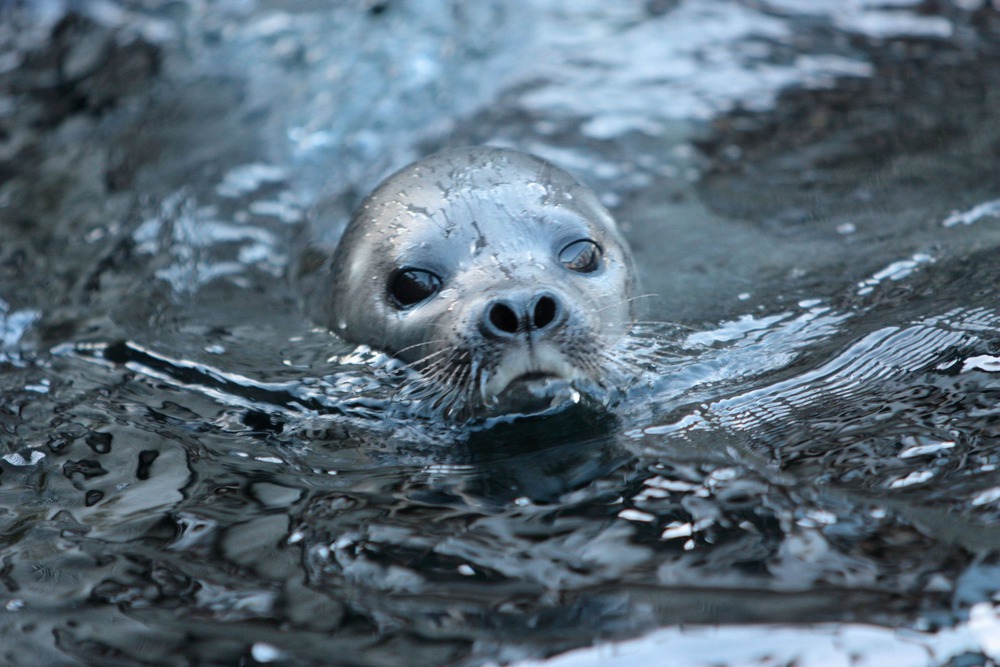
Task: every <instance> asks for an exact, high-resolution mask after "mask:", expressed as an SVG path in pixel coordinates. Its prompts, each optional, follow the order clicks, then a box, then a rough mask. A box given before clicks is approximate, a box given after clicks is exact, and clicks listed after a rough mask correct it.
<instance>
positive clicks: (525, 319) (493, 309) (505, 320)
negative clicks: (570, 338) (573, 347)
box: [483, 292, 563, 338]
mask: <svg viewBox="0 0 1000 667" xmlns="http://www.w3.org/2000/svg"><path fill="white" fill-rule="evenodd" d="M562 320H563V307H562V304H561V302H560V301H559V298H558V297H557V296H556V295H554V294H552V293H551V292H541V293H531V294H524V295H520V294H512V295H507V296H505V297H503V298H499V299H494V300H493V301H491V302H490V303H489V304H487V306H486V310H485V312H484V317H483V331H484V332H485V333H486V334H487V335H488V336H491V337H493V338H510V337H512V336H516V335H517V334H519V333H522V334H532V333H536V332H539V333H540V332H542V331H545V330H547V329H554V328H556V327H557V326H558V325H559V324H561V323H562Z"/></svg>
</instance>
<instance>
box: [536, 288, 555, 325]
mask: <svg viewBox="0 0 1000 667" xmlns="http://www.w3.org/2000/svg"><path fill="white" fill-rule="evenodd" d="M557 309H558V308H557V305H556V300H555V299H553V298H552V297H551V296H542V297H539V299H538V301H536V302H535V310H534V311H533V312H532V314H531V315H532V324H534V328H535V329H544V328H545V327H547V326H548V325H549V324H551V323H552V320H554V319H555V318H556V311H557Z"/></svg>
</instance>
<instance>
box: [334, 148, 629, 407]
mask: <svg viewBox="0 0 1000 667" xmlns="http://www.w3.org/2000/svg"><path fill="white" fill-rule="evenodd" d="M332 272H333V273H332V281H331V282H332V285H331V286H330V294H329V302H328V305H329V308H328V310H327V313H328V314H329V318H330V319H329V321H328V325H329V327H330V328H331V329H332V330H333V331H334V332H335V333H337V334H338V335H339V336H340V337H342V338H344V339H345V340H347V341H349V342H353V343H363V344H367V345H369V346H371V347H373V348H376V349H379V350H382V351H385V352H388V353H391V354H393V355H394V356H396V357H398V358H400V359H402V360H404V361H406V362H408V363H409V364H410V365H411V366H412V367H413V368H414V369H416V370H417V371H418V372H419V373H420V374H421V376H422V378H423V386H422V389H423V390H424V393H425V394H426V395H427V396H429V397H430V398H433V400H434V403H435V406H436V407H440V408H443V409H444V410H445V411H446V412H448V413H452V414H454V413H461V414H481V413H496V412H510V411H522V410H528V411H531V410H532V409H533V407H538V406H539V405H543V404H545V403H546V401H549V402H551V399H552V397H553V396H554V395H556V394H558V393H559V392H560V391H562V390H565V389H566V387H570V386H572V387H577V386H580V387H583V386H585V385H593V386H606V385H607V384H608V382H609V381H612V378H611V377H610V375H609V368H611V367H613V365H614V364H613V359H611V358H610V357H611V356H612V355H611V352H610V350H611V347H612V346H613V345H614V344H615V343H616V342H617V341H618V340H619V339H620V338H621V337H622V336H623V335H624V334H625V333H626V331H627V330H628V328H629V327H630V326H631V324H632V321H633V319H634V318H633V311H632V299H631V298H630V297H631V295H632V292H633V290H634V287H635V279H634V275H635V273H634V270H633V266H632V259H631V256H630V254H629V251H628V248H627V246H626V244H625V241H624V239H623V238H622V237H621V235H620V234H619V232H618V229H617V227H616V225H615V222H614V220H613V219H612V217H611V215H610V214H609V213H608V212H607V210H606V209H605V208H604V207H603V206H602V205H601V204H600V202H599V201H598V200H597V198H596V196H595V195H594V194H593V192H591V191H590V190H589V189H588V188H586V187H584V186H583V185H581V184H580V183H579V182H578V181H576V180H575V179H574V178H573V177H572V176H570V175H569V174H568V173H566V172H565V171H563V170H561V169H559V168H558V167H555V166H554V165H552V164H550V163H549V162H546V161H545V160H542V159H540V158H538V157H535V156H532V155H528V154H526V153H521V152H518V151H513V150H508V149H501V148H491V147H476V148H468V149H458V150H449V151H445V152H442V153H438V154H435V155H432V156H430V157H428V158H426V159H424V160H421V161H419V162H416V163H414V164H411V165H409V166H407V167H405V168H403V169H402V170H400V171H398V172H396V173H395V174H393V175H392V176H390V177H388V178H387V179H386V180H385V181H383V182H382V183H381V184H380V185H379V186H378V187H377V188H376V189H375V190H374V191H373V192H372V193H371V194H370V195H369V196H368V197H367V198H366V199H365V200H364V202H363V203H362V204H361V206H360V208H359V209H358V211H357V212H356V213H355V214H354V217H353V218H352V220H351V222H350V223H349V225H348V227H347V229H346V231H345V232H344V235H343V237H342V238H341V241H340V243H339V245H338V247H337V250H336V251H335V253H334V256H333V260H332Z"/></svg>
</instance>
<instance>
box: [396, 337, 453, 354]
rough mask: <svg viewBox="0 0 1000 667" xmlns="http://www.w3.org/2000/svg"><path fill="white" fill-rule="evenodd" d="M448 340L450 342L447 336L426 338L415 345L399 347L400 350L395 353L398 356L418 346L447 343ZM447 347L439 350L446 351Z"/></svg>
mask: <svg viewBox="0 0 1000 667" xmlns="http://www.w3.org/2000/svg"><path fill="white" fill-rule="evenodd" d="M447 342H448V339H447V338H435V339H432V340H424V341H421V342H419V343H414V344H413V345H407V346H406V347H403V348H400V349H398V350H396V351H395V354H396V355H397V356H398V355H401V354H403V353H404V352H409V351H410V350H415V349H416V348H418V347H424V346H425V345H439V344H441V343H447ZM446 349H447V348H445V349H442V350H439V351H440V352H444V351H445V350H446Z"/></svg>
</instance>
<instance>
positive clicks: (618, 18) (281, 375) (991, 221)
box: [0, 0, 1000, 667]
mask: <svg viewBox="0 0 1000 667" xmlns="http://www.w3.org/2000/svg"><path fill="white" fill-rule="evenodd" d="M998 65H1000V8H998V7H997V5H996V4H995V3H990V2H984V1H982V0H950V1H949V0H892V1H890V0H850V1H847V2H845V1H843V0H811V1H804V0H644V1H639V0H630V1H628V2H617V3H605V2H598V1H597V0H577V1H573V2H570V1H568V0H566V1H562V0H549V1H542V0H538V1H534V2H522V3H517V5H516V6H515V5H513V4H512V3H506V2H500V1H499V0H498V1H493V0H484V1H482V2H475V3H472V2H468V3H466V2H459V1H457V0H451V1H446V0H423V1H420V2H418V1H416V0H413V1H407V0H366V1H363V0H344V1H342V2H335V3H326V2H313V1H310V0H284V1H281V0H272V1H270V2H267V1H263V0H257V1H254V0H219V1H218V2H200V1H198V0H135V1H124V0H44V1H38V2H15V1H11V0H7V1H6V2H0V450H2V452H0V498H2V502H0V539H2V542H0V603H2V605H3V610H2V611H0V627H2V636H3V638H4V640H3V641H2V642H0V652H2V656H3V657H2V660H3V662H4V663H5V664H12V665H19V664H23V665H37V664H51V665H62V664H67V665H71V664H88V665H89V664H109V665H110V664H150V665H174V664H177V665H185V664H257V663H276V664H289V665H320V664H357V665H376V664H408V665H441V664H486V663H492V662H495V663H510V662H518V661H523V662H522V664H529V663H530V664H535V662H534V661H538V660H543V659H546V658H550V657H551V656H558V657H554V658H551V664H553V665H584V664H613V662H612V661H613V660H614V659H619V660H621V662H620V664H626V661H627V664H630V665H634V664H650V665H652V664H657V665H659V664H679V665H697V664H733V665H736V664H755V665H757V664H760V665H785V664H792V663H795V664H810V665H812V664H871V665H876V664H907V665H909V664H913V665H925V664H926V665H954V666H956V667H958V666H959V665H981V664H988V663H987V661H988V660H993V661H996V660H998V659H1000V639H998V637H1000V621H998V611H997V609H996V605H997V602H998V596H1000V556H998V548H1000V528H998V527H997V519H998V517H1000V479H998V473H997V466H998V465H1000V421H998V414H997V413H998V410H1000V408H998V405H997V399H998V397H1000V376H998V375H997V374H998V372H1000V334H998V330H997V325H998V322H1000V305H998V303H997V296H998V289H997V285H998V283H1000V258H998V248H1000V176H998V167H1000V120H998V114H997V109H1000V66H998ZM477 143H491V144H495V145H503V146H511V147H515V148H519V149H522V150H527V151H531V152H534V153H537V154H539V155H542V156H543V157H546V158H549V159H551V160H553V161H554V162H556V163H558V164H559V165H560V166H562V167H564V168H566V169H568V170H570V171H572V172H573V173H575V174H576V175H577V176H578V177H579V178H581V179H582V180H583V181H585V182H586V183H587V184H589V185H590V186H591V187H592V188H593V189H594V190H595V191H596V192H597V193H598V194H599V196H600V197H601V199H602V200H603V201H604V202H605V203H606V204H607V205H608V206H609V207H610V208H611V210H612V211H613V213H614V214H615V216H616V218H617V219H618V220H619V222H620V224H621V225H622V227H623V229H624V230H625V233H626V235H627V236H628V238H629V240H630V241H631V243H632V245H633V247H634V249H635V254H636V257H637V262H638V264H639V267H640V272H641V279H642V282H643V285H644V291H645V292H648V293H650V294H653V295H655V297H651V298H649V299H647V301H648V302H649V303H648V310H649V313H648V318H649V319H650V320H653V321H658V322H666V323H669V326H667V325H648V326H647V327H646V328H647V330H646V331H645V332H639V333H637V334H636V340H637V341H641V342H642V345H646V346H652V347H656V348H658V349H662V351H663V352H664V354H663V355H662V359H661V362H660V363H659V364H658V365H657V366H655V367H654V368H652V369H651V372H650V375H649V377H647V378H645V379H644V383H643V384H642V386H640V387H638V388H637V389H636V390H635V391H634V392H633V393H632V394H631V395H630V396H629V397H628V399H627V400H626V401H625V402H624V403H623V405H621V406H619V407H618V408H617V409H616V410H615V411H613V412H612V413H610V414H592V413H589V412H587V411H571V412H567V413H564V414H560V415H553V416H550V417H546V418H535V419H526V420H521V421H518V422H515V423H513V424H505V425H499V426H497V427H495V428H493V429H488V430H481V431H476V432H469V431H468V430H466V429H462V428H461V427H458V426H455V425H449V424H446V423H440V422H436V421H434V420H420V419H405V418H401V417H400V416H399V415H397V414H395V413H393V412H392V410H391V406H390V405H389V404H388V403H387V400H388V399H389V398H390V397H391V395H392V388H391V387H389V386H387V384H386V383H387V382H388V380H387V376H386V375H385V374H384V373H383V372H382V371H381V370H380V367H379V363H380V362H378V360H377V359H376V356H377V355H372V354H369V353H367V352H366V351H364V350H352V349H351V348H350V347H347V346H344V345H343V344H341V343H338V342H337V341H336V340H335V339H334V338H332V337H331V336H330V335H329V334H328V333H326V332H324V331H322V330H321V329H317V328H316V327H315V325H314V324H313V322H312V320H311V319H310V312H309V307H308V304H307V303H305V300H304V299H303V295H304V294H305V293H306V292H307V291H309V290H310V289H314V288H316V286H317V276H318V275H319V274H318V272H317V270H316V266H317V263H318V261H319V260H320V258H322V256H323V252H324V250H325V249H328V248H329V247H331V246H332V245H333V244H335V242H336V239H337V238H338V236H339V233H340V231H341V229H342V228H343V225H344V224H345V223H346V220H347V218H348V216H349V214H350V211H351V209H352V208H353V207H354V206H355V205H356V204H357V203H358V202H359V200H360V198H361V197H363V196H364V195H365V194H366V193H367V192H368V191H369V190H370V189H371V187H373V186H374V185H375V184H376V183H377V182H378V181H379V180H380V179H381V178H382V177H383V176H385V175H386V174H387V173H389V172H391V171H392V170H394V169H396V168H398V167H400V166H402V165H404V164H405V163H407V162H409V161H411V160H413V159H416V158H418V157H420V156H422V155H425V154H427V153H429V152H432V151H434V150H437V149H440V148H442V147H446V146H456V145H467V144H477ZM320 287H322V284H321V283H320ZM608 642H619V643H616V644H613V649H609V648H608V646H609V644H608ZM595 645H596V647H595ZM574 649H576V651H575V652H570V653H566V652H567V651H573V650H574ZM887 656H890V657H888V658H887ZM887 660H889V662H887Z"/></svg>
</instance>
